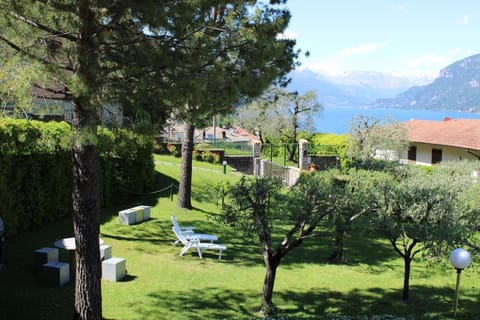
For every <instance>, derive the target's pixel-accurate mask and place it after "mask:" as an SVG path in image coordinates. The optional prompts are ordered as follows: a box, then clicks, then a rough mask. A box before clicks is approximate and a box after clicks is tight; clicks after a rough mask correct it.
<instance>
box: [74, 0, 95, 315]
mask: <svg viewBox="0 0 480 320" xmlns="http://www.w3.org/2000/svg"><path fill="white" fill-rule="evenodd" d="M78 9H79V15H80V38H79V41H78V43H77V49H78V65H77V66H76V71H75V73H76V77H77V79H78V84H79V85H78V87H76V88H75V91H74V92H73V94H74V98H73V104H72V132H73V147H72V160H73V164H72V169H73V188H72V202H73V230H74V235H75V240H76V251H75V254H76V259H75V261H76V267H75V270H76V274H75V304H74V314H73V319H74V320H101V319H102V296H101V282H100V278H101V261H100V248H99V233H100V223H99V213H100V205H99V203H100V201H99V164H98V155H97V147H96V143H97V124H98V118H97V111H96V107H95V105H93V104H92V101H93V100H94V99H92V98H93V97H94V96H95V94H96V90H98V88H96V83H97V75H96V73H97V69H98V63H97V61H98V43H97V41H98V39H97V36H96V35H97V30H96V29H97V28H96V22H95V18H96V17H95V14H94V12H93V11H92V10H91V8H90V1H88V0H80V1H79V2H78Z"/></svg>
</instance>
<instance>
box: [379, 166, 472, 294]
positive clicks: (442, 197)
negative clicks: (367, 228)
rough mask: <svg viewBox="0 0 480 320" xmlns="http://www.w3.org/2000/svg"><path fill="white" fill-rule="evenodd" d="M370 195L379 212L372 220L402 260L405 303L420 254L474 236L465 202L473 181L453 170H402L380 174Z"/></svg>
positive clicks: (413, 167) (402, 168) (409, 167)
mask: <svg viewBox="0 0 480 320" xmlns="http://www.w3.org/2000/svg"><path fill="white" fill-rule="evenodd" d="M377 178H378V179H377V181H376V183H375V184H374V187H373V188H372V189H371V191H372V192H373V193H374V194H375V198H376V206H377V208H376V210H375V214H374V215H373V216H372V219H371V222H372V224H373V225H375V226H376V228H377V229H378V230H380V231H381V232H382V233H383V234H384V235H385V236H386V237H387V238H388V240H389V241H390V243H391V245H392V247H393V249H394V250H395V252H396V253H397V254H398V255H400V256H401V257H402V258H403V260H404V283H403V295H402V299H403V300H405V301H406V300H408V298H409V282H410V270H411V262H412V260H413V258H414V257H415V256H416V255H417V254H418V253H420V252H422V251H425V250H426V249H428V248H434V247H435V246H439V245H441V244H443V243H454V242H461V241H463V240H464V239H465V237H468V236H469V235H471V234H472V232H473V230H474V228H473V225H472V216H471V214H469V212H468V211H469V209H468V208H467V207H466V206H465V201H463V199H462V192H464V191H465V190H467V189H468V188H469V187H470V186H471V185H472V183H471V179H465V178H466V177H465V176H460V175H458V174H457V175H456V174H454V173H453V172H452V171H448V170H445V169H440V168H436V169H433V170H431V171H428V170H425V169H424V168H420V167H417V166H405V167H401V168H399V169H398V171H397V175H395V176H394V175H390V174H383V175H379V176H377Z"/></svg>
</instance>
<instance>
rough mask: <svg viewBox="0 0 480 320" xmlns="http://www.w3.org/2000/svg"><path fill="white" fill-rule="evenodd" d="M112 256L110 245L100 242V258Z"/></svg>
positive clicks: (104, 258)
mask: <svg viewBox="0 0 480 320" xmlns="http://www.w3.org/2000/svg"><path fill="white" fill-rule="evenodd" d="M111 257H112V246H110V245H108V244H102V245H101V246H100V258H101V259H102V260H106V259H110V258H111Z"/></svg>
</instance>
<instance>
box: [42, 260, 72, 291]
mask: <svg viewBox="0 0 480 320" xmlns="http://www.w3.org/2000/svg"><path fill="white" fill-rule="evenodd" d="M42 281H43V283H44V284H46V285H48V286H54V287H58V286H63V285H64V284H67V283H68V282H70V265H69V264H68V263H65V262H58V261H57V262H48V263H45V264H44V265H43V266H42Z"/></svg>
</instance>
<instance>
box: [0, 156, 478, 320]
mask: <svg viewBox="0 0 480 320" xmlns="http://www.w3.org/2000/svg"><path fill="white" fill-rule="evenodd" d="M156 161H157V169H158V172H159V173H160V174H161V176H160V177H159V186H158V187H159V189H163V188H164V187H167V186H169V185H170V184H171V183H172V182H175V183H176V180H178V176H179V171H178V165H177V164H178V163H179V159H175V158H173V157H158V156H156ZM194 166H195V168H194V175H193V192H194V197H193V205H194V207H195V209H194V210H192V211H188V210H183V209H178V208H177V207H176V197H175V196H174V197H173V201H171V200H170V198H169V190H165V191H162V192H160V193H156V194H152V195H145V196H142V197H140V198H139V199H138V202H137V203H132V206H133V205H135V204H139V203H141V204H149V205H151V206H152V211H151V216H152V219H151V220H150V221H148V222H144V223H141V224H137V225H132V226H124V225H119V224H118V217H117V212H118V210H120V209H124V208H125V207H122V208H110V209H108V210H104V211H103V212H102V217H101V218H102V226H101V237H102V239H103V240H104V241H105V243H107V244H110V245H112V247H113V256H116V257H124V258H126V260H127V271H128V276H127V277H126V279H125V280H124V281H121V282H116V283H113V282H107V281H103V283H102V290H103V314H104V317H105V319H115V320H129V319H132V320H133V319H138V320H140V319H241V318H244V317H246V316H255V315H256V311H257V307H258V305H259V303H260V297H261V288H262V283H263V274H264V267H263V262H262V257H261V255H260V252H259V249H258V248H257V247H256V246H255V245H254V243H253V241H252V239H245V238H243V237H242V236H241V235H240V234H238V233H237V232H235V231H234V230H231V229H227V228H222V227H219V226H216V225H214V224H213V223H212V222H210V221H208V219H207V217H206V213H215V212H218V207H217V206H216V205H215V201H213V199H214V197H213V196H212V191H213V190H214V187H215V186H216V185H217V184H218V183H224V182H225V181H226V180H233V181H234V180H236V179H238V175H236V174H234V173H233V172H232V171H231V170H230V169H229V170H228V172H227V175H223V174H222V168H221V166H219V165H217V166H213V165H209V164H204V163H199V162H195V163H194ZM171 214H175V215H176V216H177V218H178V220H179V221H180V223H181V224H182V225H195V226H196V227H197V229H198V230H199V231H200V232H203V233H215V234H217V235H218V236H219V238H220V241H219V242H224V243H226V244H227V246H228V250H227V252H226V255H225V257H224V259H223V260H222V261H218V260H217V259H216V256H215V254H213V253H211V254H207V255H206V257H205V258H204V259H203V260H200V259H199V258H198V256H196V254H195V253H193V252H189V253H187V254H186V255H185V256H184V257H179V256H178V253H179V250H180V247H179V246H177V247H175V246H173V245H172V241H173V240H174V239H173V233H172V231H171V223H170V215H171ZM70 230H71V221H70V219H65V220H64V221H60V222H58V223H56V224H54V225H51V226H48V227H45V228H42V229H41V230H36V231H34V232H31V233H28V234H24V235H21V236H18V237H16V238H14V239H8V242H7V243H6V245H5V260H6V264H7V266H6V267H5V269H4V270H3V271H1V272H0V286H1V288H2V290H0V319H2V320H4V319H69V318H71V314H72V308H73V307H72V305H73V297H72V295H73V287H72V285H71V284H70V285H67V286H64V287H61V288H46V287H43V286H41V285H39V283H38V281H37V279H36V278H35V273H34V272H33V270H32V261H33V250H34V249H37V248H40V247H43V246H52V244H53V242H54V241H55V240H56V239H59V238H63V237H67V236H71V234H72V233H71V231H70ZM331 243H332V239H331V236H330V235H329V234H328V233H327V232H326V231H325V230H323V231H322V232H321V233H320V234H319V236H318V237H317V238H314V239H309V240H307V241H306V242H305V245H304V246H303V247H302V248H299V249H297V250H296V251H294V252H292V254H291V255H290V256H287V257H286V259H285V261H284V262H283V263H282V265H281V266H280V269H279V271H278V274H277V281H276V284H275V291H274V301H275V302H276V303H277V305H278V306H279V307H280V308H281V309H282V310H283V313H284V314H285V315H287V316H289V317H292V318H294V317H299V318H311V319H327V318H328V316H327V315H329V316H333V315H336V314H349V315H360V314H391V315H412V316H414V318H415V319H421V318H427V315H428V318H429V319H430V318H435V319H438V318H448V317H449V316H450V315H451V313H452V307H453V299H454V287H455V272H454V271H453V270H452V268H451V267H449V266H448V265H447V264H446V263H445V262H442V263H436V264H430V265H429V264H426V263H423V262H420V259H418V258H417V259H416V261H414V263H413V270H412V277H411V300H410V302H409V303H407V304H405V303H403V302H402V301H401V288H402V281H403V277H402V270H403V264H402V260H401V259H399V258H398V257H397V256H396V255H395V254H394V252H393V250H392V249H391V248H390V247H389V246H388V244H387V243H386V242H384V241H382V240H379V239H376V238H367V237H365V236H358V235H349V236H348V239H347V245H346V250H347V251H346V253H347V255H348V257H349V258H350V260H351V262H352V263H351V264H350V265H348V266H336V265H328V264H326V263H325V257H327V256H328V254H329V253H330V250H331ZM61 259H62V260H64V261H67V260H68V256H67V255H66V253H64V252H62V253H61ZM479 286H480V279H479V277H478V271H477V270H476V268H474V267H473V268H472V267H471V268H469V269H467V270H466V271H464V272H463V273H462V284H461V291H460V294H461V296H460V303H459V307H460V309H459V316H458V318H463V319H473V318H475V316H474V315H478V314H480V305H479V303H478V288H479ZM343 319H345V318H343ZM396 319H403V318H402V317H400V316H398V317H396Z"/></svg>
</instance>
